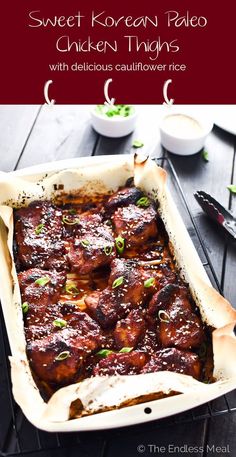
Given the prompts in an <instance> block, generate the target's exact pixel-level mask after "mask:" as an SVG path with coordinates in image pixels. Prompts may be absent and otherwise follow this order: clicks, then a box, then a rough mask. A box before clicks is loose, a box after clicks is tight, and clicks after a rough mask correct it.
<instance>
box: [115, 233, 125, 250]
mask: <svg viewBox="0 0 236 457" xmlns="http://www.w3.org/2000/svg"><path fill="white" fill-rule="evenodd" d="M115 242H116V249H117V251H118V253H119V254H122V252H124V249H125V239H124V238H122V236H118V237H117V238H116V239H115Z"/></svg>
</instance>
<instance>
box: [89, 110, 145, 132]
mask: <svg viewBox="0 0 236 457" xmlns="http://www.w3.org/2000/svg"><path fill="white" fill-rule="evenodd" d="M116 106H119V107H123V109H124V110H125V109H127V110H128V109H129V111H127V114H126V115H122V114H115V115H112V116H111V117H109V116H107V114H106V111H108V108H106V106H105V105H97V106H95V107H94V108H93V109H92V110H91V122H92V126H93V128H94V130H96V132H98V133H99V134H100V135H104V136H107V137H110V138H121V137H123V136H126V135H129V134H130V133H131V132H133V130H134V129H135V124H136V119H137V111H136V108H135V107H134V106H132V105H114V107H116ZM98 107H101V109H100V110H98ZM111 110H112V108H111Z"/></svg>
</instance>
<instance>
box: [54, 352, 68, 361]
mask: <svg viewBox="0 0 236 457" xmlns="http://www.w3.org/2000/svg"><path fill="white" fill-rule="evenodd" d="M68 357H70V352H69V351H63V352H60V354H58V355H57V356H56V357H55V360H57V361H61V360H66V359H68Z"/></svg>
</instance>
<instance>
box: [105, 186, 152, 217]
mask: <svg viewBox="0 0 236 457" xmlns="http://www.w3.org/2000/svg"><path fill="white" fill-rule="evenodd" d="M142 196H143V192H141V190H139V189H137V188H136V187H126V188H124V189H121V190H118V191H117V192H114V194H112V195H111V197H109V198H108V200H107V201H106V202H105V205H104V206H105V209H106V211H107V212H108V213H112V212H114V211H115V210H116V209H117V208H120V207H123V206H128V205H130V204H131V203H133V204H135V203H136V202H137V201H138V200H139V199H140V198H141V197H142Z"/></svg>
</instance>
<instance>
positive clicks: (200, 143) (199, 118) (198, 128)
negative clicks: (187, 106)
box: [160, 111, 213, 156]
mask: <svg viewBox="0 0 236 457" xmlns="http://www.w3.org/2000/svg"><path fill="white" fill-rule="evenodd" d="M212 128H213V123H212V122H211V121H210V120H209V119H206V118H205V117H204V115H201V114H198V113H197V114H195V113H194V114H192V113H191V112H188V111H186V112H184V111H183V112H182V111H173V112H170V113H169V114H167V115H165V116H164V117H163V119H162V121H161V123H160V136H161V143H162V145H163V146H164V148H166V149H167V150H168V151H170V152H173V153H174V154H178V155H185V156H187V155H192V154H196V153H197V152H199V151H200V150H201V149H202V148H203V147H204V143H205V140H206V137H207V135H208V134H209V133H210V131H211V130H212Z"/></svg>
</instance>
